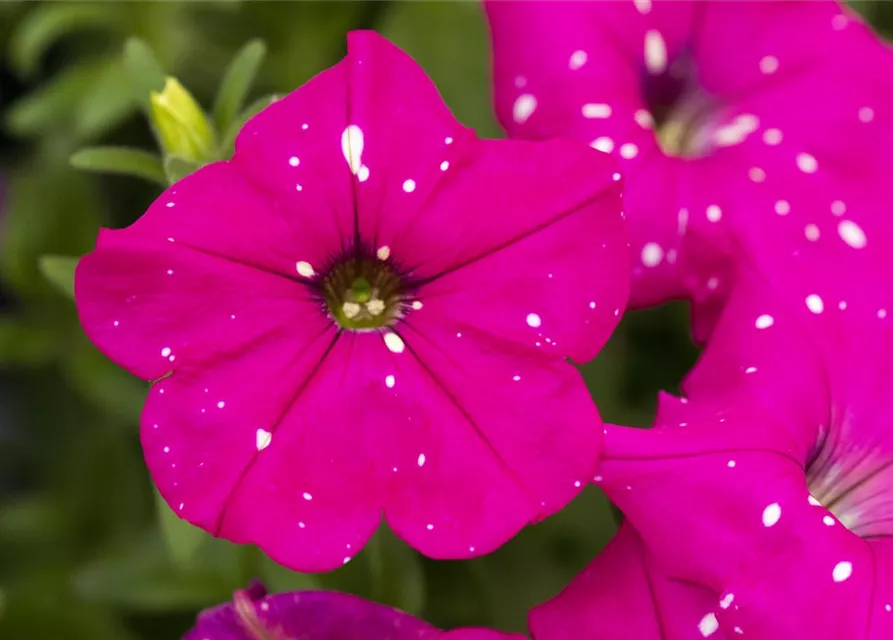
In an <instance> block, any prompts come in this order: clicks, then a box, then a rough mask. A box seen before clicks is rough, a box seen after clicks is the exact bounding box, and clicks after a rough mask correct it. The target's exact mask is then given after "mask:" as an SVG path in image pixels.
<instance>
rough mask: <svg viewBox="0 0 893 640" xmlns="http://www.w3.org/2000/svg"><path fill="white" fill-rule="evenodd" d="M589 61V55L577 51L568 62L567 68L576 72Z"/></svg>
mask: <svg viewBox="0 0 893 640" xmlns="http://www.w3.org/2000/svg"><path fill="white" fill-rule="evenodd" d="M588 59H589V55H588V54H587V53H586V52H585V51H583V50H582V49H577V50H576V51H574V52H573V53H572V54H571V57H570V60H568V61H567V66H568V67H570V69H571V70H572V71H576V70H577V69H579V68H580V67H582V66H583V65H584V64H586V61H587V60H588Z"/></svg>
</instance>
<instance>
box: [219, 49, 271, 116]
mask: <svg viewBox="0 0 893 640" xmlns="http://www.w3.org/2000/svg"><path fill="white" fill-rule="evenodd" d="M266 53H267V47H266V45H264V43H263V42H262V41H260V40H252V41H251V42H249V43H247V44H246V45H245V46H243V47H242V48H241V49H239V51H238V53H236V55H235V57H234V58H233V60H232V62H231V63H230V65H229V68H228V69H227V70H226V74H225V75H224V76H223V80H222V81H221V83H220V87H219V88H218V90H217V96H216V98H215V99H214V122H215V123H216V124H217V130H218V131H226V130H227V129H228V128H229V126H230V125H231V124H232V122H233V119H234V118H235V117H236V114H238V113H239V109H241V108H242V104H243V103H244V102H245V98H246V97H247V96H248V92H249V91H250V90H251V84H252V83H253V82H254V77H255V76H256V75H257V71H258V69H259V68H260V65H261V62H263V59H264V56H265V55H266Z"/></svg>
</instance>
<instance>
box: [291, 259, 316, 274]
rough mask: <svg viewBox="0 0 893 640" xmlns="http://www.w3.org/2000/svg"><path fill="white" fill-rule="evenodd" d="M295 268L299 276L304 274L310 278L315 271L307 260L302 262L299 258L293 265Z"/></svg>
mask: <svg viewBox="0 0 893 640" xmlns="http://www.w3.org/2000/svg"><path fill="white" fill-rule="evenodd" d="M295 268H296V269H297V270H298V275H299V276H304V277H305V278H312V277H313V276H314V274H315V273H316V272H315V271H313V266H312V265H311V264H310V263H309V262H304V261H303V260H301V261H300V262H298V263H297V264H296V265H295Z"/></svg>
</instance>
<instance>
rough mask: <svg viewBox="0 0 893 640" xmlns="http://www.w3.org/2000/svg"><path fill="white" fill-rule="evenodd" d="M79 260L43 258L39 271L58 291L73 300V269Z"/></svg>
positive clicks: (54, 257) (62, 257) (66, 257)
mask: <svg viewBox="0 0 893 640" xmlns="http://www.w3.org/2000/svg"><path fill="white" fill-rule="evenodd" d="M79 259H80V258H71V257H68V256H43V257H42V258H41V259H40V262H39V265H40V271H41V273H43V275H44V277H46V279H47V280H49V281H50V282H51V283H52V284H53V285H54V286H55V287H56V288H57V289H58V290H59V291H61V292H62V293H64V294H65V295H67V296H68V297H69V298H71V299H72V300H74V269H75V267H77V265H78V260H79Z"/></svg>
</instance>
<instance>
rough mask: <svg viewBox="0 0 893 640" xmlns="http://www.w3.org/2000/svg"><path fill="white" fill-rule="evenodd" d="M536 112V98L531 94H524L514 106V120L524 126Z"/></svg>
mask: <svg viewBox="0 0 893 640" xmlns="http://www.w3.org/2000/svg"><path fill="white" fill-rule="evenodd" d="M535 110H536V98H535V97H534V96H533V95H532V94H529V93H522V94H521V95H520V96H518V98H517V99H516V100H515V104H514V105H513V106H512V118H514V120H515V122H517V123H518V124H524V123H525V122H527V119H528V118H529V117H530V116H531V114H532V113H533V112H534V111H535Z"/></svg>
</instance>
